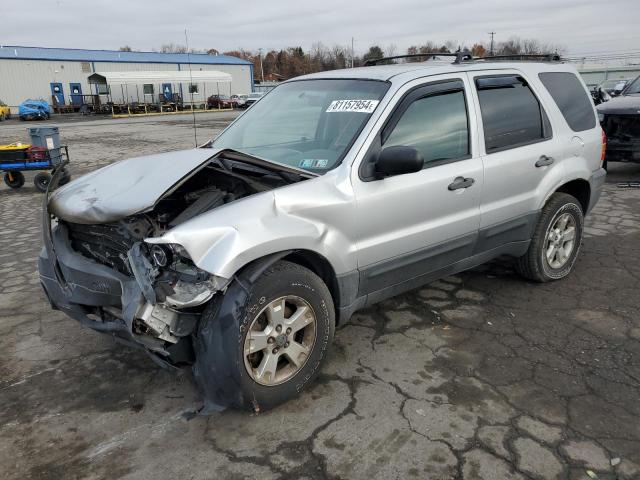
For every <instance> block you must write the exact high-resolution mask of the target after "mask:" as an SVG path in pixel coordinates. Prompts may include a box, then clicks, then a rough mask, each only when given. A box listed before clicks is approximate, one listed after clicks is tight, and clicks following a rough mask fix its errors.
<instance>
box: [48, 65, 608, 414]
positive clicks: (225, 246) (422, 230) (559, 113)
mask: <svg viewBox="0 0 640 480" xmlns="http://www.w3.org/2000/svg"><path fill="white" fill-rule="evenodd" d="M456 62H457V63H456V64H455V65H448V64H446V63H443V62H426V63H424V64H416V63H410V64H398V65H385V66H380V67H364V68H357V69H347V70H337V71H332V72H322V73H316V74H312V75H307V76H303V77H299V78H296V79H295V80H294V81H287V82H284V83H282V84H280V85H279V86H277V87H276V88H275V89H274V90H272V91H271V92H270V93H269V95H266V96H265V97H264V98H263V99H262V100H261V101H260V102H258V103H256V104H255V105H254V106H253V107H252V108H251V109H249V110H248V111H247V112H246V113H245V114H244V115H241V116H239V117H238V118H237V119H236V120H235V121H234V122H233V123H232V124H231V125H230V126H229V127H228V128H227V129H225V130H224V131H223V132H222V134H221V135H220V136H218V137H217V138H216V139H215V140H213V141H211V142H209V143H208V144H206V145H205V146H203V147H201V148H196V149H192V150H186V151H182V152H167V153H162V154H158V155H152V156H148V157H139V158H133V159H130V160H126V161H122V162H118V163H115V164H113V165H109V166H108V167H105V168H103V169H101V170H98V171H95V172H93V173H91V174H89V175H86V176H85V177H82V178H79V179H77V180H75V181H73V182H71V183H70V184H68V185H66V186H64V187H62V188H59V189H58V190H56V191H55V192H54V193H53V195H52V196H51V198H50V199H49V200H48V202H47V204H46V205H47V207H46V208H47V210H48V211H47V212H45V213H46V214H45V215H44V217H43V218H44V222H45V224H44V228H43V231H44V238H45V247H44V249H43V250H42V253H41V255H40V259H39V271H40V279H41V282H42V285H43V286H44V289H45V292H46V295H47V297H48V298H49V300H50V302H51V304H52V305H53V307H54V308H57V309H60V310H61V311H63V312H64V313H66V314H67V315H69V316H71V317H73V318H75V319H76V320H78V321H79V322H80V323H81V324H82V325H85V326H88V327H90V328H93V329H95V330H97V331H100V332H105V333H108V334H110V335H114V336H116V337H118V338H122V339H124V340H126V341H127V342H128V343H129V344H134V345H138V346H140V347H141V348H143V349H145V350H146V351H147V352H148V353H149V354H150V355H151V356H153V357H154V358H155V359H156V360H158V361H160V362H164V363H166V364H169V365H171V366H173V367H178V368H192V369H193V372H194V374H195V379H196V381H197V382H198V384H199V386H200V388H201V390H202V392H203V394H204V396H205V397H206V398H207V399H208V400H209V401H212V402H214V403H216V404H218V405H232V406H235V407H240V408H246V409H250V410H256V411H257V410H264V409H268V408H271V407H274V406H276V405H278V404H280V403H282V402H284V401H286V400H288V399H290V398H291V397H293V396H295V395H297V394H298V393H299V392H300V391H302V390H303V389H304V388H305V387H306V386H307V385H308V384H310V383H311V382H312V381H313V379H314V378H315V377H316V375H317V374H318V372H319V370H320V368H321V366H322V364H323V362H324V361H325V359H326V358H327V356H328V354H329V347H330V345H331V342H332V339H333V335H334V329H335V327H336V325H338V324H343V323H344V322H346V321H347V320H348V319H349V317H350V316H351V315H352V314H353V313H354V312H355V311H357V310H359V309H361V308H364V307H366V306H369V305H372V304H374V303H376V302H379V301H381V300H383V299H386V298H389V297H391V296H393V295H397V294H399V293H402V292H406V291H408V290H410V289H413V288H416V287H419V286H421V285H424V284H426V283H428V282H430V281H433V280H435V279H437V278H440V277H443V276H446V275H451V274H455V273H457V272H460V271H462V270H466V269H469V268H472V267H475V266H477V265H479V264H482V263H484V262H487V261H489V260H491V259H493V258H495V257H498V256H502V255H508V256H511V257H513V258H514V259H515V265H516V268H517V271H518V272H520V274H521V275H522V276H524V277H525V278H527V279H529V280H532V281H535V282H550V281H555V280H560V279H563V278H565V277H566V276H567V275H569V273H570V272H571V270H572V268H573V265H574V263H575V261H576V258H577V256H578V251H579V249H580V243H581V241H582V235H583V226H584V216H585V215H587V214H588V213H589V212H590V211H591V209H592V208H593V206H594V205H595V204H596V202H597V201H598V198H599V197H600V192H601V189H602V187H603V184H604V179H605V171H604V170H603V169H602V168H601V167H602V162H603V158H602V151H603V134H602V129H601V128H600V126H599V124H598V121H597V115H596V112H595V108H594V106H593V104H592V102H591V100H590V98H589V92H588V90H587V88H586V87H585V85H584V83H582V81H581V80H580V76H579V75H578V74H577V72H576V70H575V69H574V68H573V67H572V66H571V65H569V64H562V63H559V62H552V63H529V62H512V63H510V62H505V61H501V62H499V63H497V62H492V61H464V60H459V61H458V60H457V61H456ZM56 182H57V178H56V176H55V175H54V179H53V181H52V187H51V188H52V189H55V186H56ZM52 218H55V222H54V223H55V224H53V223H52ZM523 288H524V286H523ZM557 288H562V287H557ZM550 292H551V291H550ZM398 355H402V352H398ZM105 368H109V367H108V366H107V365H105Z"/></svg>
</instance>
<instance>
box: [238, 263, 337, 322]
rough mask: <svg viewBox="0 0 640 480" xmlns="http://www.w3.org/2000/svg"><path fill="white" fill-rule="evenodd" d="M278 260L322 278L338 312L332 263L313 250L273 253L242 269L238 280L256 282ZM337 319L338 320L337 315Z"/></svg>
mask: <svg viewBox="0 0 640 480" xmlns="http://www.w3.org/2000/svg"><path fill="white" fill-rule="evenodd" d="M278 260H286V261H288V262H291V263H295V264H297V265H300V266H301V267H305V268H308V269H309V270H311V271H312V272H313V273H315V274H316V275H317V276H318V277H320V279H321V280H322V281H323V282H324V284H325V285H326V286H327V288H328V289H329V292H330V293H331V298H332V299H333V305H334V308H335V309H336V312H337V309H338V307H339V306H340V305H341V302H340V287H339V285H338V279H337V277H336V273H335V270H334V269H333V267H332V266H331V263H329V261H328V260H327V259H326V258H325V257H323V256H322V255H320V254H319V253H317V252H314V251H311V250H286V251H283V252H278V253H272V254H270V255H267V256H265V257H261V258H258V259H257V260H254V261H252V262H251V263H249V264H247V265H245V266H244V267H242V268H241V269H240V270H239V271H238V274H237V275H236V278H242V277H243V276H244V277H247V276H249V277H251V281H255V280H256V279H257V277H258V276H260V274H262V272H264V271H265V270H266V269H267V268H269V266H271V265H272V264H274V263H275V262H277V261H278ZM336 318H338V316H337V315H336Z"/></svg>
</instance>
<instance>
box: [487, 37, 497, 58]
mask: <svg viewBox="0 0 640 480" xmlns="http://www.w3.org/2000/svg"><path fill="white" fill-rule="evenodd" d="M495 34H496V32H489V35H491V47H490V48H489V56H490V57H493V36H494V35H495Z"/></svg>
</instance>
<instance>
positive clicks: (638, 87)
mask: <svg viewBox="0 0 640 480" xmlns="http://www.w3.org/2000/svg"><path fill="white" fill-rule="evenodd" d="M638 93H640V77H638V78H636V79H635V80H634V81H633V82H631V84H630V85H629V86H627V88H625V89H624V90H623V92H622V94H623V95H637V94H638Z"/></svg>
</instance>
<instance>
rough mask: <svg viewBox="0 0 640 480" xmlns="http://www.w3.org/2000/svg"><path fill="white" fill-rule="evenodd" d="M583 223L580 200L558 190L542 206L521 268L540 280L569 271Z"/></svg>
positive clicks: (526, 274) (550, 278)
mask: <svg viewBox="0 0 640 480" xmlns="http://www.w3.org/2000/svg"><path fill="white" fill-rule="evenodd" d="M583 227H584V217H583V213H582V207H581V206H580V202H578V200H577V199H576V198H575V197H573V196H571V195H568V194H566V193H554V194H553V195H552V196H551V198H550V199H549V201H548V202H547V204H546V205H545V206H544V208H543V209H542V213H541V214H540V219H539V220H538V224H537V225H536V229H535V232H534V234H533V238H532V239H531V244H530V245H529V250H527V253H526V254H525V255H523V256H522V257H520V258H519V259H518V262H517V264H516V265H517V270H518V272H519V273H520V274H521V275H522V276H524V277H526V278H528V279H530V280H534V281H536V282H549V281H552V280H559V279H561V278H564V277H566V276H567V275H569V273H570V272H571V269H572V268H573V264H574V263H575V261H576V259H577V258H578V251H579V250H580V244H581V243H582V231H583Z"/></svg>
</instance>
